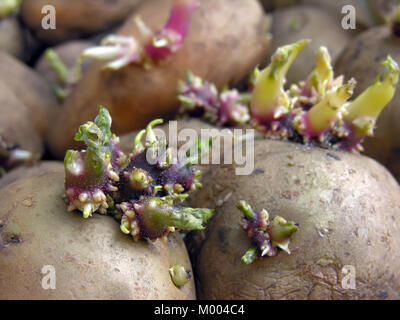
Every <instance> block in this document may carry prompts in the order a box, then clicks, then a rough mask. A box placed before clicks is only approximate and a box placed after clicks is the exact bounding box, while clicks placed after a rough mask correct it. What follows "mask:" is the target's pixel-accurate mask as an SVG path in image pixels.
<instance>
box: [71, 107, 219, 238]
mask: <svg viewBox="0 0 400 320" xmlns="http://www.w3.org/2000/svg"><path fill="white" fill-rule="evenodd" d="M162 122H163V121H162V120H161V119H157V120H154V121H152V122H151V123H150V124H149V125H148V126H147V128H146V129H145V130H142V131H140V132H139V133H138V134H137V135H136V137H135V139H134V141H133V148H132V151H131V153H130V154H129V155H126V154H124V153H123V152H122V151H121V150H120V148H119V146H118V144H119V138H118V137H116V136H115V135H114V134H112V132H111V117H110V114H109V112H108V111H107V109H105V108H103V107H100V112H99V115H98V116H97V117H96V118H95V120H94V121H93V122H92V121H89V122H87V123H86V124H84V125H82V126H80V128H79V131H78V133H77V134H76V136H75V140H76V141H83V142H84V143H85V144H86V146H87V148H86V150H82V151H74V150H69V151H67V154H66V156H65V160H64V166H65V193H66V198H67V201H68V204H69V210H70V211H73V210H79V211H81V212H82V213H83V217H84V218H88V217H90V216H92V215H93V213H95V212H98V213H100V214H107V213H108V214H112V215H113V216H114V217H115V218H117V219H118V220H120V222H121V226H120V227H121V231H122V232H124V233H126V234H130V235H131V236H132V237H133V239H134V240H135V241H137V240H139V239H144V238H148V239H150V240H156V239H158V238H163V239H166V237H167V235H168V233H169V232H173V231H174V230H175V228H179V229H182V230H195V229H196V230H197V229H202V228H203V225H204V223H205V222H206V221H207V220H208V219H209V218H210V217H211V216H212V214H213V210H209V209H198V208H189V207H183V206H181V205H180V204H181V202H183V201H184V200H185V199H186V198H187V197H188V192H189V191H192V190H195V189H196V188H198V187H201V183H200V182H199V178H200V176H201V172H200V171H198V170H194V169H193V166H192V163H193V157H194V156H193V154H191V155H188V157H187V158H184V159H174V158H173V157H172V150H171V149H170V148H169V147H168V144H167V141H166V140H164V139H160V138H158V137H157V136H156V135H155V132H154V131H153V128H154V126H156V125H158V124H161V123H162ZM144 136H146V142H145V143H144V144H143V143H142V138H144ZM199 146H202V144H201V143H199ZM197 152H198V153H201V152H202V150H198V149H197ZM195 156H196V157H198V156H199V154H196V155H195Z"/></svg>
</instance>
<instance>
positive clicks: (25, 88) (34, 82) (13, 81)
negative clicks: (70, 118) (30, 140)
mask: <svg viewBox="0 0 400 320" xmlns="http://www.w3.org/2000/svg"><path fill="white" fill-rule="evenodd" d="M0 79H1V80H2V81H3V82H4V83H5V84H6V85H7V87H8V88H9V91H11V92H13V93H14V94H15V95H16V96H17V97H18V99H19V100H20V101H21V102H22V103H23V104H24V105H25V106H26V108H27V110H28V112H27V113H25V115H24V116H25V117H26V118H27V120H29V122H32V124H33V125H34V127H35V129H36V130H37V131H38V132H39V134H40V135H41V136H44V134H45V133H46V131H47V128H48V126H49V121H50V120H53V118H54V114H55V113H56V112H57V111H58V110H57V100H56V97H55V95H54V93H53V92H52V90H51V88H50V86H49V85H48V83H47V82H46V81H45V80H44V79H42V78H41V77H40V76H39V75H38V74H36V73H35V72H34V71H33V70H32V69H30V68H29V67H28V66H26V65H25V64H23V63H21V62H20V61H18V60H17V59H15V58H14V57H12V56H10V55H8V54H7V53H5V52H1V51H0ZM20 116H22V114H20Z"/></svg>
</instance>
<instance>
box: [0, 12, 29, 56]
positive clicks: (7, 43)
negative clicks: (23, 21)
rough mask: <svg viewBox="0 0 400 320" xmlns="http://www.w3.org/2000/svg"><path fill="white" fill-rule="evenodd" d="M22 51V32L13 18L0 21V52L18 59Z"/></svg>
mask: <svg viewBox="0 0 400 320" xmlns="http://www.w3.org/2000/svg"><path fill="white" fill-rule="evenodd" d="M23 49H24V39H23V35H22V30H21V28H20V26H19V24H18V20H17V19H16V18H15V17H9V18H5V19H1V20H0V51H4V52H7V53H8V54H10V55H12V56H15V57H20V56H21V54H22V52H23Z"/></svg>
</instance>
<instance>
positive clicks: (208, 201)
mask: <svg viewBox="0 0 400 320" xmlns="http://www.w3.org/2000/svg"><path fill="white" fill-rule="evenodd" d="M247 152H249V149H247ZM254 156H255V164H254V171H253V174H252V175H250V176H239V175H236V174H235V170H234V169H235V168H236V166H235V165H226V166H221V167H214V168H213V170H210V171H209V173H208V174H207V175H206V176H205V177H204V179H203V182H204V183H203V184H204V188H203V189H202V190H200V191H198V192H197V194H194V195H193V196H192V199H194V200H193V201H192V202H193V203H192V204H194V205H196V204H201V205H202V206H207V207H210V208H212V207H218V208H217V210H216V215H215V217H214V218H213V220H211V221H210V225H209V226H208V234H207V236H206V240H205V241H204V243H203V246H202V248H201V251H200V253H199V257H198V261H199V262H198V265H197V275H198V295H199V298H200V299H399V298H400V250H399V248H400V237H398V236H397V235H398V231H399V228H400V201H399V198H400V187H399V185H398V184H397V183H396V181H395V180H394V179H393V178H392V176H391V175H390V173H389V172H388V171H387V170H385V169H384V168H383V167H382V166H381V165H379V164H378V163H377V162H375V161H374V160H372V159H369V158H367V157H362V156H358V155H353V154H351V153H344V152H337V151H331V150H325V149H321V148H313V147H307V146H304V145H300V144H293V143H289V142H282V141H273V140H260V141H259V140H256V141H255V146H254ZM222 199H224V201H221V200H222ZM239 200H245V201H247V202H248V203H249V204H251V206H252V207H253V208H254V209H255V210H257V211H261V210H262V209H266V210H268V212H269V215H270V218H271V219H272V218H274V217H275V216H281V217H283V218H285V219H287V220H288V221H294V222H296V223H298V224H299V231H298V232H297V233H295V234H294V235H293V237H292V240H291V242H290V245H289V249H290V250H291V251H292V253H291V255H288V254H287V253H286V252H284V251H280V252H279V253H278V255H277V256H274V257H267V258H264V259H258V260H256V261H254V262H253V263H252V264H250V265H243V264H241V257H242V255H243V254H244V253H245V252H246V250H247V249H248V248H249V247H250V245H251V243H250V239H249V238H248V237H247V234H246V232H245V231H244V230H243V228H242V227H241V225H240V221H241V218H242V216H243V214H242V213H241V212H240V211H239V210H238V209H236V204H237V202H238V201H239ZM348 266H353V267H354V268H355V269H354V270H353V271H355V274H353V275H354V276H355V285H356V287H355V289H344V288H346V286H342V285H343V283H344V284H345V285H346V284H350V285H351V281H349V279H351V278H349V277H347V278H346V275H347V272H348V271H346V270H352V269H351V268H352V267H348ZM344 267H346V268H348V269H346V268H344ZM343 268H344V269H343ZM195 271H196V270H195Z"/></svg>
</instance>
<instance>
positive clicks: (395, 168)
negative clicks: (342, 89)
mask: <svg viewBox="0 0 400 320" xmlns="http://www.w3.org/2000/svg"><path fill="white" fill-rule="evenodd" d="M387 55H391V56H392V58H393V59H395V60H396V61H397V62H398V63H400V46H399V40H398V39H396V38H394V37H392V36H391V32H390V29H389V28H388V27H376V28H373V29H370V30H369V31H366V32H364V33H362V34H361V35H360V36H359V37H357V39H356V40H355V41H354V42H353V43H352V44H351V45H349V46H348V47H347V48H346V50H345V51H344V52H343V54H342V55H341V57H340V58H339V60H338V61H337V63H336V65H335V72H336V74H344V75H345V76H346V77H347V78H349V77H354V78H355V79H356V80H357V87H356V88H355V91H354V96H357V95H358V94H360V93H361V92H362V91H363V90H365V89H366V88H368V86H370V85H371V84H372V83H373V82H374V80H375V79H376V77H377V75H378V74H380V73H384V69H383V67H382V66H381V63H382V61H383V60H385V59H386V57H387ZM399 101H400V90H399V87H397V92H396V94H395V96H394V97H393V100H392V101H391V102H390V103H389V104H388V105H387V106H386V107H385V108H384V109H383V111H382V113H381V114H380V115H379V118H378V121H377V128H376V129H375V133H374V134H375V136H374V137H373V138H367V139H366V140H365V142H364V143H363V146H364V147H365V154H366V155H368V156H370V157H372V158H374V159H376V160H378V161H379V162H381V163H382V164H384V165H385V166H386V167H387V168H388V169H389V170H390V171H391V172H392V173H393V175H394V176H395V177H396V178H397V179H398V180H399V181H400V126H399V121H400V103H399Z"/></svg>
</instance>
